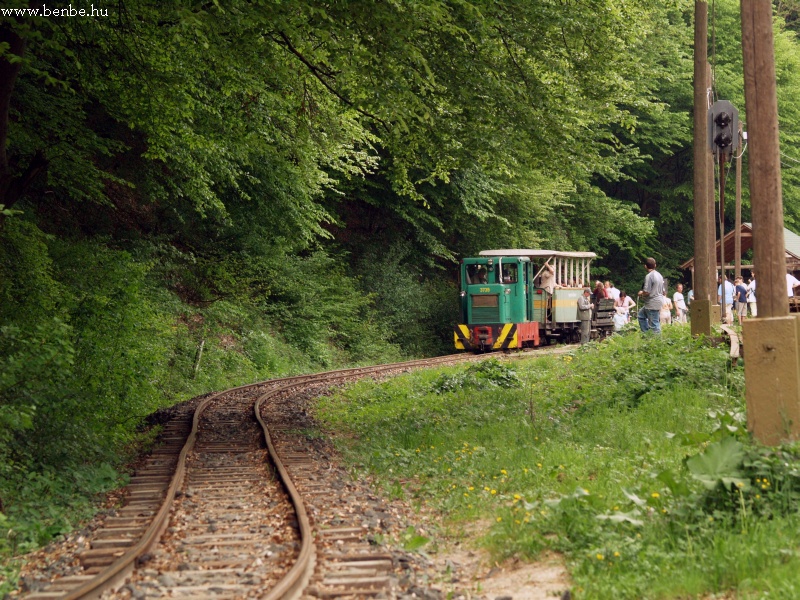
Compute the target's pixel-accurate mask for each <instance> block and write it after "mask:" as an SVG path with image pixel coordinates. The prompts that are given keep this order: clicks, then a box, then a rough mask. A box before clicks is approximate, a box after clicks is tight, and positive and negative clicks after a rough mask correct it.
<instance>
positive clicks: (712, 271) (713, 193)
mask: <svg viewBox="0 0 800 600" xmlns="http://www.w3.org/2000/svg"><path fill="white" fill-rule="evenodd" d="M706 80H707V82H708V93H707V94H706V97H707V98H708V108H709V109H710V108H711V106H712V105H713V104H714V97H713V94H712V89H713V85H714V81H713V76H712V73H711V65H710V64H709V63H708V62H706ZM714 165H715V162H714V154H713V153H712V152H711V150H708V188H707V192H708V227H709V229H710V231H709V232H708V255H709V256H710V257H711V260H710V262H709V265H708V266H709V274H708V277H709V281H710V282H711V304H713V305H714V306H718V301H717V275H719V273H721V272H722V271H721V270H720V268H721V267H722V261H718V254H717V185H716V180H715V178H714V169H715V166H714ZM711 314H712V315H713V314H714V311H713V310H712V311H711ZM716 314H717V316H719V311H717V313H716ZM714 321H716V322H719V319H714Z"/></svg>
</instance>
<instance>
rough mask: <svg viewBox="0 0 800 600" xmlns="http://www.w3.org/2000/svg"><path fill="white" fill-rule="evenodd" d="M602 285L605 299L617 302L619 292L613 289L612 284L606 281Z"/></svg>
mask: <svg viewBox="0 0 800 600" xmlns="http://www.w3.org/2000/svg"><path fill="white" fill-rule="evenodd" d="M603 285H604V286H605V288H606V297H607V298H611V299H612V300H614V301H615V302H616V301H617V300H619V290H618V289H617V288H615V287H614V284H613V283H611V282H610V281H606V282H605V283H604V284H603Z"/></svg>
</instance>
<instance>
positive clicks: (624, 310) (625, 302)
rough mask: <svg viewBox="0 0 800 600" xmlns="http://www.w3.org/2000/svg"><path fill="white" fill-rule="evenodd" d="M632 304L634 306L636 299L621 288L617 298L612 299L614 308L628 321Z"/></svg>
mask: <svg viewBox="0 0 800 600" xmlns="http://www.w3.org/2000/svg"><path fill="white" fill-rule="evenodd" d="M634 306H636V301H635V300H634V299H633V298H631V297H630V296H628V295H627V294H626V293H625V290H622V291H621V292H620V293H619V298H617V299H616V300H614V308H615V309H616V311H617V312H618V313H620V314H621V315H624V316H625V319H626V320H627V321H630V319H631V314H630V311H631V308H633V307H634Z"/></svg>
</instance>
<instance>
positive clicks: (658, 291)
mask: <svg viewBox="0 0 800 600" xmlns="http://www.w3.org/2000/svg"><path fill="white" fill-rule="evenodd" d="M644 266H645V268H646V269H647V275H645V278H644V285H643V286H642V289H641V290H639V297H640V298H642V300H644V306H643V307H642V308H640V309H639V314H638V315H637V316H638V318H639V327H640V328H641V330H642V331H644V332H647V331H652V332H653V333H654V334H656V335H660V334H661V322H660V321H659V312H661V304H662V299H663V298H664V278H663V277H662V276H661V273H659V272H658V271H656V259H655V258H652V257H648V258H647V259H645V261H644Z"/></svg>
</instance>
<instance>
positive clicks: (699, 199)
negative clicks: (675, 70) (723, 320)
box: [691, 0, 715, 336]
mask: <svg viewBox="0 0 800 600" xmlns="http://www.w3.org/2000/svg"><path fill="white" fill-rule="evenodd" d="M709 82H710V78H709V77H708V3H707V2H705V0H695V3H694V141H693V144H694V270H693V272H692V287H693V289H694V301H693V302H692V307H691V311H692V313H691V314H692V335H706V336H709V335H711V305H712V304H713V302H712V297H713V294H714V289H715V288H714V287H713V285H714V283H713V277H712V266H711V261H712V260H714V259H713V258H712V256H713V248H714V237H713V235H711V231H712V228H713V226H714V221H713V203H712V204H711V206H712V209H711V213H709V206H708V165H709V161H710V160H712V158H711V152H710V150H709V147H708V106H709V96H708V91H709V87H710V86H709ZM712 173H713V171H712ZM710 215H711V217H712V220H711V221H710V222H709V216H710ZM709 236H711V239H710V241H709ZM709 248H711V249H712V253H711V254H709Z"/></svg>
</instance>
